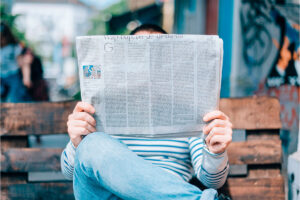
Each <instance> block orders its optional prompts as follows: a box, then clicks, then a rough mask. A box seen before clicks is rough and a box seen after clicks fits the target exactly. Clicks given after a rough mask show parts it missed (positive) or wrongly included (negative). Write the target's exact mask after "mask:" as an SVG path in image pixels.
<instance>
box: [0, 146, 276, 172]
mask: <svg viewBox="0 0 300 200" xmlns="http://www.w3.org/2000/svg"><path fill="white" fill-rule="evenodd" d="M61 152H62V149H40V148H11V149H7V150H4V151H3V152H2V154H1V170H2V172H28V171H30V172H34V171H38V172H41V171H59V170H60V155H61ZM228 156H229V163H230V164H235V165H244V164H277V163H280V162H281V142H280V140H253V141H245V142H233V143H231V144H230V146H229V148H228Z"/></svg>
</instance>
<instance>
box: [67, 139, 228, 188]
mask: <svg viewBox="0 0 300 200" xmlns="http://www.w3.org/2000/svg"><path fill="white" fill-rule="evenodd" d="M114 137H115V138H118V139H119V140H120V141H121V142H123V143H124V144H126V145H127V146H128V148H129V149H130V150H132V151H133V152H135V153H136V154H137V155H138V156H141V157H142V158H144V159H145V160H147V161H149V162H151V163H152V164H154V165H157V166H159V167H161V168H162V169H164V170H166V171H167V172H169V173H172V174H174V175H175V176H178V177H180V178H182V179H183V180H185V181H189V180H190V179H191V178H192V176H193V175H196V177H197V178H198V179H199V180H200V181H201V182H202V184H204V185H205V186H207V187H209V188H215V189H216V188H219V187H221V186H222V185H223V184H224V183H225V181H226V177H227V174H228V170H229V165H228V157H227V153H226V152H224V153H222V154H213V153H210V152H209V151H208V150H207V148H206V145H205V144H204V141H203V139H202V138H196V137H192V138H175V139H148V138H130V137H119V136H114ZM75 151H76V149H75V147H74V146H73V145H72V143H71V142H69V143H68V144H67V147H66V148H65V150H64V151H63V153H62V157H61V165H62V172H63V174H64V175H65V176H66V178H68V179H72V178H73V169H74V159H75V158H74V157H75Z"/></svg>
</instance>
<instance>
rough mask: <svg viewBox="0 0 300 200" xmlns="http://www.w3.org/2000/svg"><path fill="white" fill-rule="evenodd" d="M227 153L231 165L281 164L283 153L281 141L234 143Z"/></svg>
mask: <svg viewBox="0 0 300 200" xmlns="http://www.w3.org/2000/svg"><path fill="white" fill-rule="evenodd" d="M227 152H228V156H229V163H230V164H236V165H243V164H276V163H281V155H282V151H281V141H280V140H250V141H246V142H233V143H231V144H230V145H229V147H228V149H227Z"/></svg>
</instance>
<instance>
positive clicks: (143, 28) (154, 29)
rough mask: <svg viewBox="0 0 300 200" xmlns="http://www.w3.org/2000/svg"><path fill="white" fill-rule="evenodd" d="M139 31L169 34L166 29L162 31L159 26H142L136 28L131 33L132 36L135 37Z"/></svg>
mask: <svg viewBox="0 0 300 200" xmlns="http://www.w3.org/2000/svg"><path fill="white" fill-rule="evenodd" d="M139 31H149V32H150V33H153V32H158V33H162V34H167V32H166V31H165V30H164V29H162V28H161V27H160V26H157V25H155V24H142V25H140V26H138V27H136V28H135V29H134V30H133V31H131V33H130V35H134V34H136V33H137V32H139Z"/></svg>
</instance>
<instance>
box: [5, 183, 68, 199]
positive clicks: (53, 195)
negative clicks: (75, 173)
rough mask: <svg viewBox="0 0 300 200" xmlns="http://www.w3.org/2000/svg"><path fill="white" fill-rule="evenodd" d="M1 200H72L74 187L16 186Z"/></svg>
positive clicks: (60, 184)
mask: <svg viewBox="0 0 300 200" xmlns="http://www.w3.org/2000/svg"><path fill="white" fill-rule="evenodd" d="M1 199H10V200H14V199H16V200H17V199H18V200H19V199H22V200H32V199H41V200H43V199H45V200H48V199H55V200H71V199H74V195H73V186H72V183H71V182H66V183H29V184H15V185H10V186H9V187H8V190H7V192H4V193H2V194H1Z"/></svg>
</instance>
